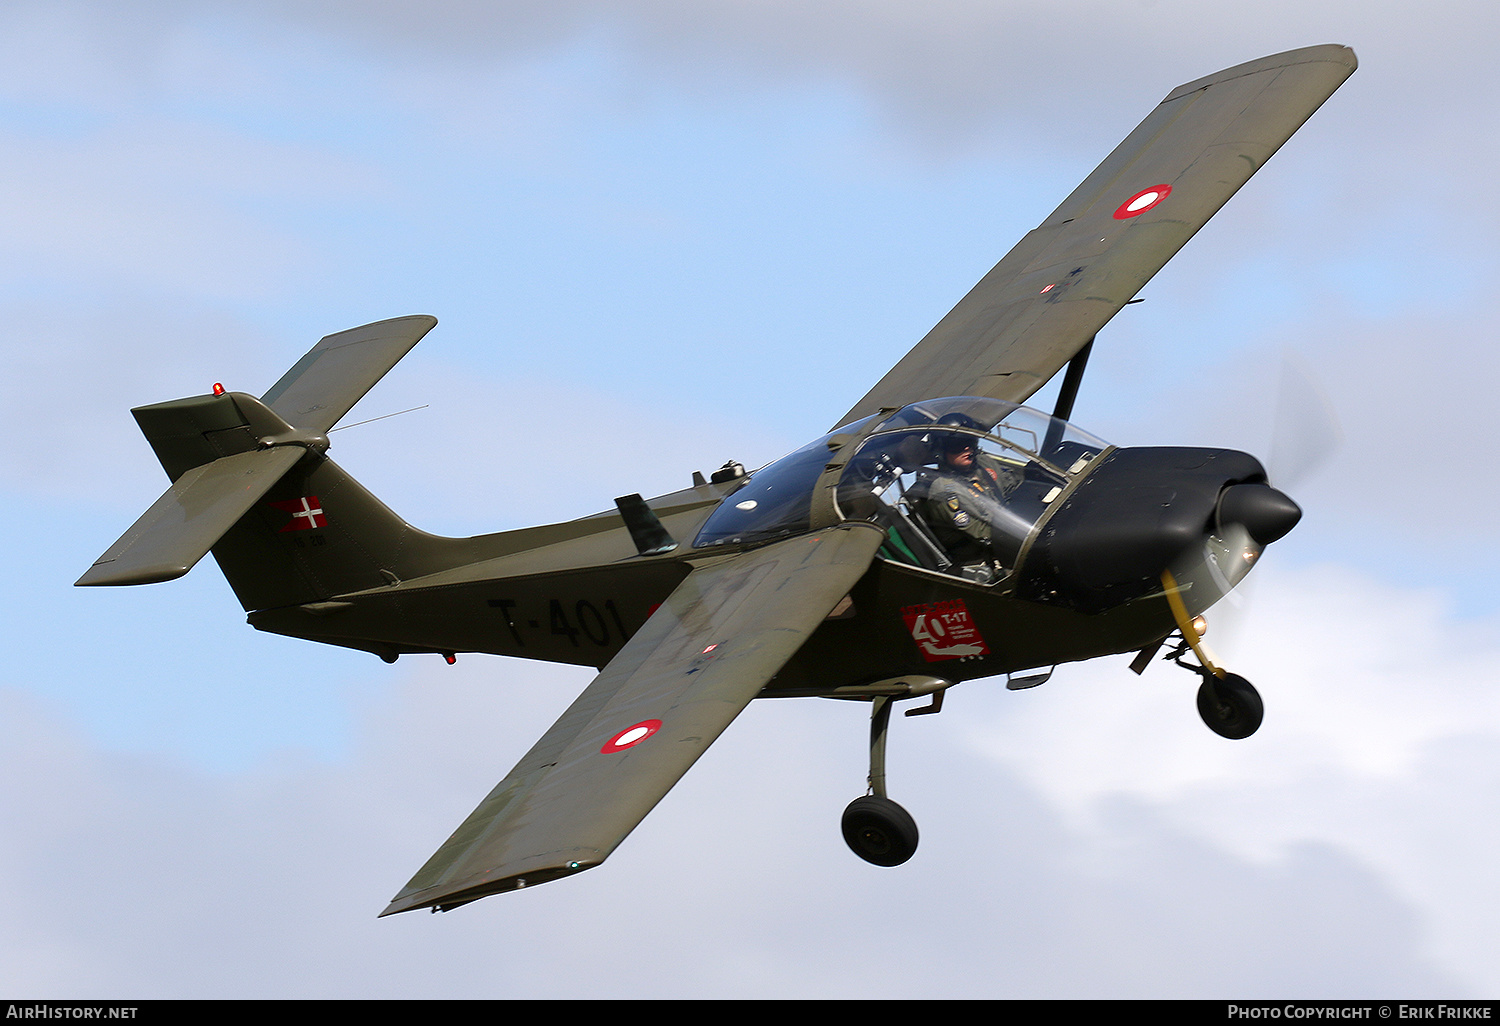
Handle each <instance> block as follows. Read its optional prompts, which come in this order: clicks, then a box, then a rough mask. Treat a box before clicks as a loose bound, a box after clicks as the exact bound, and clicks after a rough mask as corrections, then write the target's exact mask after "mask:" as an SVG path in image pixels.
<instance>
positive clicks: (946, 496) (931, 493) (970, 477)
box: [922, 452, 1021, 564]
mask: <svg viewBox="0 0 1500 1026" xmlns="http://www.w3.org/2000/svg"><path fill="white" fill-rule="evenodd" d="M1020 483H1021V474H1020V472H1019V471H1017V470H1013V469H1012V468H1010V467H1007V466H1006V465H1005V464H1003V463H1001V462H1000V461H999V460H996V459H995V458H994V457H992V456H989V455H987V454H985V453H983V452H975V454H974V465H973V467H972V468H970V470H968V471H967V472H965V471H962V470H959V469H958V468H956V467H952V466H948V465H946V464H945V465H944V467H943V468H942V469H941V470H937V471H932V472H931V476H930V477H929V479H928V486H927V497H926V499H925V500H924V501H923V504H922V517H923V519H924V520H926V521H927V523H928V525H929V526H930V527H931V528H932V532H933V534H934V535H936V536H937V540H938V542H939V543H940V544H941V545H942V546H943V548H944V549H945V550H947V553H948V555H949V557H950V558H951V559H952V560H953V561H954V562H955V563H960V564H964V563H979V562H986V561H989V560H997V561H999V562H1001V563H1010V562H1013V558H1014V553H1009V555H1010V556H1011V559H1007V558H1006V556H1007V552H1005V551H997V548H996V546H995V544H994V542H995V538H994V524H995V523H996V522H999V521H1001V520H1002V519H1003V518H1004V515H1003V512H1002V510H1003V506H1004V503H1005V498H1006V496H1008V495H1009V494H1010V493H1011V492H1013V491H1015V489H1016V486H1017V485H1019V484H1020ZM1001 548H1002V549H1006V550H1008V549H1009V548H1010V546H1005V545H1002V546H1001Z"/></svg>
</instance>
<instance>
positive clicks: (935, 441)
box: [932, 413, 984, 459]
mask: <svg viewBox="0 0 1500 1026" xmlns="http://www.w3.org/2000/svg"><path fill="white" fill-rule="evenodd" d="M937 426H938V427H939V428H970V429H972V430H975V431H983V430H984V427H983V425H981V424H980V423H979V421H977V420H975V419H974V418H973V417H970V416H969V415H968V414H966V413H948V414H944V415H943V417H942V418H941V419H940V420H939V421H938V422H937ZM978 446H979V439H978V438H977V437H976V436H975V435H972V434H970V433H969V432H968V431H934V432H933V433H932V452H933V455H934V456H936V457H938V458H939V459H941V458H942V457H945V456H947V455H948V454H949V453H952V452H957V451H959V450H961V449H975V450H976V451H977V450H978Z"/></svg>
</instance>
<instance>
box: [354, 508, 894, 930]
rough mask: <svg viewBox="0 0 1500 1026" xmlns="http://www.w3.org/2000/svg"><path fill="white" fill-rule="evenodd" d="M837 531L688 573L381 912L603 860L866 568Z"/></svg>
mask: <svg viewBox="0 0 1500 1026" xmlns="http://www.w3.org/2000/svg"><path fill="white" fill-rule="evenodd" d="M883 539H884V534H883V533H882V532H881V530H880V529H879V528H876V527H874V526H873V525H869V524H863V523H851V524H845V525H842V526H840V527H837V528H833V529H830V530H827V531H822V532H819V533H816V534H813V535H811V536H804V537H799V538H792V539H789V540H786V541H782V542H778V543H776V544H773V545H767V546H765V547H764V548H759V549H755V550H752V551H750V552H746V553H741V554H738V555H733V556H727V557H724V558H722V559H718V560H713V561H711V562H708V563H705V564H701V565H699V566H698V567H697V568H696V569H694V570H693V571H692V573H690V574H689V575H688V576H687V578H686V579H684V580H683V582H682V583H681V584H680V585H678V587H677V589H676V590H675V591H673V592H672V594H671V595H670V596H669V597H668V598H667V600H666V601H665V602H663V603H662V605H661V606H660V608H658V609H657V610H656V612H654V613H653V614H652V615H651V617H650V619H649V620H647V621H646V624H645V625H644V626H643V627H642V628H641V629H640V630H639V631H637V632H636V634H635V636H634V637H632V638H631V639H630V641H629V642H627V643H626V645H625V647H624V648H622V649H621V650H620V651H619V653H618V654H617V655H616V656H615V658H614V659H612V660H611V661H610V663H609V665H608V666H606V667H605V668H604V670H603V672H601V673H600V674H599V676H598V677H596V678H595V679H594V682H593V683H592V684H590V685H589V686H588V688H587V689H585V690H584V692H583V694H581V695H580V696H579V697H578V699H577V700H576V701H574V703H573V704H572V705H571V706H569V707H568V710H567V712H565V713H563V715H562V717H561V718H560V719H559V720H558V721H557V722H556V723H554V724H553V725H552V727H551V729H549V730H548V731H547V733H546V734H544V735H543V736H542V738H541V740H539V741H538V742H537V743H536V744H535V745H534V746H532V749H531V751H529V752H527V753H526V755H525V757H524V758H522V759H521V761H520V762H519V763H517V764H516V766H515V768H514V769H512V770H511V771H510V773H509V774H508V775H507V776H506V778H505V779H504V780H502V781H500V783H499V784H498V785H497V786H496V787H495V789H494V790H493V791H491V792H490V794H489V797H487V798H486V799H485V800H484V801H483V802H482V803H480V805H479V807H478V808H477V809H475V810H474V812H473V813H472V814H470V816H469V818H468V819H466V820H464V822H463V823H462V825H460V826H459V828H458V830H457V831H456V832H455V833H454V834H453V836H452V837H450V838H449V839H448V841H447V842H446V843H445V844H444V845H443V846H442V847H441V848H439V849H438V850H437V852H436V853H435V854H434V855H433V856H432V858H430V859H428V861H427V864H426V865H424V866H423V867H422V868H421V870H419V871H418V873H417V875H416V876H414V877H412V879H411V881H410V882H409V883H408V884H407V885H406V887H405V888H403V889H402V891H401V893H399V894H398V895H396V897H395V898H394V899H392V901H391V904H390V905H389V907H387V908H386V910H385V911H384V912H382V913H381V915H383V916H384V915H391V914H392V913H395V912H405V911H409V910H411V909H415V908H426V907H435V908H438V909H448V908H452V907H454V906H456V905H462V904H464V903H465V902H469V901H473V900H475V899H476V898H482V897H484V896H485V895H487V894H494V893H497V892H499V891H508V890H513V889H515V888H517V887H524V886H527V885H530V884H537V883H544V882H546V881H548V880H554V879H557V878H558V877H561V876H567V875H568V874H570V873H576V872H580V871H582V870H584V869H589V868H591V867H593V866H596V865H598V864H599V863H600V862H603V861H604V859H605V858H606V857H607V856H608V855H609V854H610V852H612V851H613V850H614V849H615V847H616V846H617V845H618V844H619V843H620V842H621V841H622V840H624V838H625V836H626V835H627V834H629V833H630V831H631V830H633V829H634V828H635V826H636V824H638V823H639V822H640V821H641V820H642V819H643V818H645V816H646V814H647V813H648V812H650V811H651V809H652V808H653V807H655V805H656V803H657V802H659V801H660V800H661V799H662V797H663V796H664V795H665V794H666V793H667V792H668V791H669V790H671V788H672V785H674V784H675V783H676V782H677V781H678V779H680V778H681V776H682V775H683V774H684V773H686V772H687V770H688V768H689V767H690V766H692V764H693V763H694V762H695V761H696V760H697V758H698V756H700V755H702V754H703V752H704V751H705V750H706V749H707V748H708V746H709V745H710V744H712V743H713V741H714V739H715V738H717V737H718V736H719V734H720V733H722V732H723V730H724V728H726V727H727V726H728V725H729V724H730V722H732V721H733V720H734V718H735V717H736V716H738V715H739V714H740V711H741V710H742V709H744V707H745V706H746V705H748V704H749V702H750V700H751V699H752V698H754V697H755V696H756V694H757V693H758V692H759V691H760V690H761V688H762V687H763V686H764V685H765V684H766V683H767V682H768V681H769V680H770V679H771V678H772V677H774V676H775V675H776V673H777V671H779V670H780V669H781V667H782V666H783V665H785V663H786V661H787V660H788V659H790V658H791V657H792V656H793V654H795V653H796V651H797V649H798V648H800V647H801V646H802V643H803V642H804V641H806V639H807V637H808V635H810V634H811V633H812V632H813V631H814V630H815V629H816V628H817V626H818V624H819V623H821V622H822V620H823V619H824V618H825V617H826V616H827V615H828V613H829V612H830V611H831V610H832V609H833V608H834V606H836V605H837V604H838V602H839V601H840V600H841V599H842V598H843V597H844V596H845V595H846V594H847V593H848V591H849V588H850V587H851V586H852V585H853V584H854V583H855V582H856V581H857V580H858V579H859V578H860V576H861V575H862V574H863V573H864V572H865V570H866V568H868V567H869V565H870V562H871V560H872V559H873V558H874V556H875V550H876V549H877V548H879V546H880V544H881V542H882V541H883Z"/></svg>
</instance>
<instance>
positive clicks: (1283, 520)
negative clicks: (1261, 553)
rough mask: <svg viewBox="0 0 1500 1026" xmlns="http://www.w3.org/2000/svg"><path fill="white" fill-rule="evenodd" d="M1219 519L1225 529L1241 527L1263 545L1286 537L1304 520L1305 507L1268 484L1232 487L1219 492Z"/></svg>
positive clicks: (1216, 514) (1216, 517) (1216, 512)
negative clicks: (1235, 525) (1230, 525)
mask: <svg viewBox="0 0 1500 1026" xmlns="http://www.w3.org/2000/svg"><path fill="white" fill-rule="evenodd" d="M1214 516H1215V519H1216V520H1217V522H1218V524H1219V525H1220V526H1221V527H1222V526H1223V525H1225V524H1239V525H1240V526H1241V527H1243V528H1244V529H1245V530H1246V531H1249V532H1250V537H1252V538H1254V539H1255V540H1256V541H1257V542H1259V543H1260V544H1262V545H1269V544H1271V543H1272V542H1273V541H1276V540H1278V539H1280V538H1284V537H1285V536H1286V534H1287V532H1288V531H1290V530H1291V529H1292V528H1294V527H1296V526H1297V521H1299V520H1301V519H1302V507H1301V506H1298V505H1297V504H1296V503H1295V502H1293V501H1292V500H1291V497H1290V496H1288V495H1287V494H1286V493H1285V492H1283V491H1280V490H1278V489H1275V488H1272V487H1271V486H1270V485H1268V484H1237V485H1230V486H1229V487H1228V488H1225V489H1224V490H1223V491H1222V492H1220V493H1219V506H1218V509H1217V510H1216V511H1215V514H1214Z"/></svg>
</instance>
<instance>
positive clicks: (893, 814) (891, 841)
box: [842, 692, 941, 866]
mask: <svg viewBox="0 0 1500 1026" xmlns="http://www.w3.org/2000/svg"><path fill="white" fill-rule="evenodd" d="M939 697H941V692H939ZM891 702H892V699H890V698H888V697H886V696H884V695H881V696H877V697H876V698H874V699H873V700H872V704H871V708H870V793H869V794H867V795H864V796H862V797H860V798H856V799H854V801H852V802H850V803H849V807H848V808H846V809H845V810H844V819H843V824H842V825H843V831H844V842H845V843H846V844H848V845H849V849H850V850H851V851H853V852H854V854H856V855H858V856H859V857H860V858H862V859H864V860H865V861H866V862H870V863H873V864H874V865H877V866H899V865H901V863H903V862H905V861H906V860H907V859H909V858H911V857H912V855H913V854H914V853H915V852H916V850H917V823H916V821H915V820H914V819H912V818H911V814H910V813H909V812H907V811H906V810H905V809H903V808H902V807H901V806H900V805H897V804H896V803H895V802H893V801H891V800H890V798H888V797H886V793H885V737H886V729H887V728H888V727H889V726H890V722H891ZM913 711H927V710H913Z"/></svg>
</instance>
